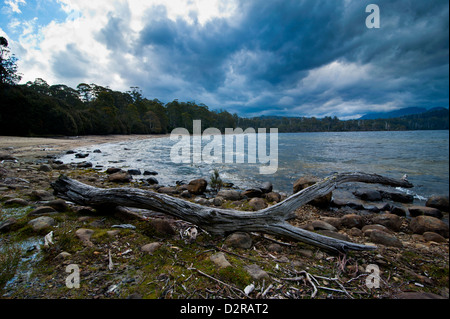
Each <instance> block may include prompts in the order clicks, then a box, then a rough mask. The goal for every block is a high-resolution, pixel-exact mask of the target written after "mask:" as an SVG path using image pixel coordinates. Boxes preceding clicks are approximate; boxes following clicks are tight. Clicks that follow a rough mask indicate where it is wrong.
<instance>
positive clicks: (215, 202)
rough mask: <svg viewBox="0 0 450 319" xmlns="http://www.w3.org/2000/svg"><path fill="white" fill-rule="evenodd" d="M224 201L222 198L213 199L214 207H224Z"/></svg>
mask: <svg viewBox="0 0 450 319" xmlns="http://www.w3.org/2000/svg"><path fill="white" fill-rule="evenodd" d="M222 204H223V199H222V198H221V197H214V199H213V205H214V206H222Z"/></svg>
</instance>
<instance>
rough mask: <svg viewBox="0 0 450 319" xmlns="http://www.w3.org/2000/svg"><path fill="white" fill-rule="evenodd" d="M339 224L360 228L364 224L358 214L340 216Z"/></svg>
mask: <svg viewBox="0 0 450 319" xmlns="http://www.w3.org/2000/svg"><path fill="white" fill-rule="evenodd" d="M340 226H341V227H345V228H353V227H356V228H362V227H363V226H364V220H363V218H362V217H361V216H360V215H357V214H348V215H344V216H342V217H341V220H340Z"/></svg>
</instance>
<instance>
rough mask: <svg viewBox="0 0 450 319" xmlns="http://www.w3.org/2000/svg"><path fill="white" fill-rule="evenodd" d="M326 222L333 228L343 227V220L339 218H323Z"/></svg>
mask: <svg viewBox="0 0 450 319" xmlns="http://www.w3.org/2000/svg"><path fill="white" fill-rule="evenodd" d="M322 220H323V221H324V222H326V223H328V224H330V225H332V226H333V227H336V228H339V227H341V219H340V218H337V217H323V219H322Z"/></svg>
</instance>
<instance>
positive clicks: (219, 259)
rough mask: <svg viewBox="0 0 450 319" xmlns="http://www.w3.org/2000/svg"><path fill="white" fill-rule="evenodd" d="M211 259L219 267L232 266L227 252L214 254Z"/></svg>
mask: <svg viewBox="0 0 450 319" xmlns="http://www.w3.org/2000/svg"><path fill="white" fill-rule="evenodd" d="M209 259H210V260H211V261H212V262H213V263H214V264H216V265H217V266H218V267H219V268H227V267H231V264H230V262H229V261H228V260H227V259H226V257H225V254H224V253H223V252H219V253H217V254H214V255H212V256H211V257H210V258H209Z"/></svg>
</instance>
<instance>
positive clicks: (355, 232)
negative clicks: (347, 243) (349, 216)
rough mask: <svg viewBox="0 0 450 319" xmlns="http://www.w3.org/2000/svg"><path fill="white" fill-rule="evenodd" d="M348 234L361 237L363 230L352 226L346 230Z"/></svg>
mask: <svg viewBox="0 0 450 319" xmlns="http://www.w3.org/2000/svg"><path fill="white" fill-rule="evenodd" d="M347 233H348V234H349V235H350V236H353V237H362V236H363V234H364V233H363V231H362V230H361V229H359V228H356V227H353V228H352V229H350V230H349V231H348V232H347Z"/></svg>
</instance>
